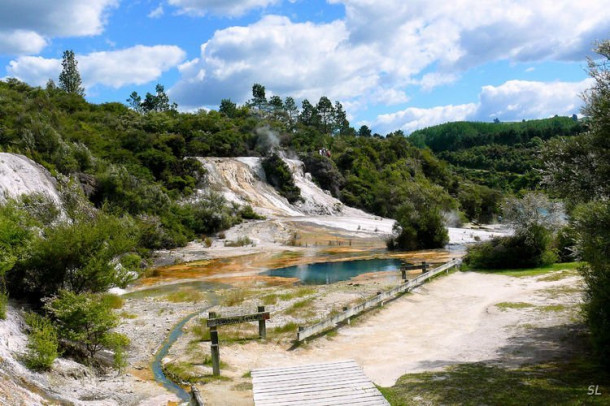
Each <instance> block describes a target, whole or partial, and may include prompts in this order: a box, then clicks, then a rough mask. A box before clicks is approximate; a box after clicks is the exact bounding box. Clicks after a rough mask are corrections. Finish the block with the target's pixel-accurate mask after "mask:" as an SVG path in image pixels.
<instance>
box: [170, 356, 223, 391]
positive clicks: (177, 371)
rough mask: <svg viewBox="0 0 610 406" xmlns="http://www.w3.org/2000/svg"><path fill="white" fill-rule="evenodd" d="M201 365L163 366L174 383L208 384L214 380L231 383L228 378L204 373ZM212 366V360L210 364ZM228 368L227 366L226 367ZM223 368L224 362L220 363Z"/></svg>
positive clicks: (173, 363) (186, 363)
mask: <svg viewBox="0 0 610 406" xmlns="http://www.w3.org/2000/svg"><path fill="white" fill-rule="evenodd" d="M200 365H203V364H199V365H195V364H192V363H190V362H185V361H180V362H170V363H167V364H165V365H163V372H164V373H165V375H166V376H167V377H168V378H170V379H171V380H172V381H174V382H178V383H182V384H185V385H186V384H194V383H206V382H211V381H214V380H221V381H230V380H231V378H229V377H226V376H214V375H212V374H211V373H202V372H201V369H200V368H199V366H200ZM209 365H210V366H211V360H210V364H209ZM224 367H226V365H225V366H224ZM224 367H223V362H222V361H221V362H220V368H221V369H222V368H224Z"/></svg>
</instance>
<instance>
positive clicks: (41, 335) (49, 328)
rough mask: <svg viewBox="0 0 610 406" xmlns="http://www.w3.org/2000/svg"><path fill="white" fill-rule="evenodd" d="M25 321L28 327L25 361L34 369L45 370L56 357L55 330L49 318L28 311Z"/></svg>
mask: <svg viewBox="0 0 610 406" xmlns="http://www.w3.org/2000/svg"><path fill="white" fill-rule="evenodd" d="M25 321H26V323H27V324H28V326H29V327H30V333H29V335H28V344H27V354H26V356H25V363H26V365H27V367H28V368H30V369H34V370H47V369H49V368H51V366H52V365H53V361H55V358H57V357H58V355H59V353H58V346H59V344H58V341H57V331H56V330H55V327H54V326H53V324H52V323H51V321H50V320H49V319H47V318H46V317H43V316H40V315H38V314H36V313H28V314H26V316H25Z"/></svg>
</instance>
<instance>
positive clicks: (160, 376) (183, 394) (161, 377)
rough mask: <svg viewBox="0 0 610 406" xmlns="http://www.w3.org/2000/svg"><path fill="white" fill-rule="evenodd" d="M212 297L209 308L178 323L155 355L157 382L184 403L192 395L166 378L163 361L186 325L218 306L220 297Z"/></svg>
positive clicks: (212, 295)
mask: <svg viewBox="0 0 610 406" xmlns="http://www.w3.org/2000/svg"><path fill="white" fill-rule="evenodd" d="M210 296H211V303H210V304H209V305H208V306H206V307H205V308H203V309H201V310H198V311H196V312H194V313H191V314H189V315H188V316H186V317H185V318H183V319H182V320H180V321H179V322H178V324H176V325H175V326H174V327H173V328H172V330H171V331H170V333H169V336H168V337H167V338H166V339H165V341H164V342H163V345H161V348H160V349H159V351H157V354H156V355H155V358H154V359H153V362H152V371H153V375H154V377H155V380H156V381H157V382H159V383H160V384H161V385H163V387H165V388H166V389H167V390H169V391H170V392H173V393H175V394H176V395H177V396H178V397H179V398H180V399H181V400H182V401H184V402H188V401H190V399H191V395H190V394H189V392H187V391H185V390H184V389H183V388H182V387H181V386H180V385H178V384H176V383H175V382H173V381H172V380H171V379H169V378H168V377H167V376H165V373H163V367H162V363H161V361H162V360H163V358H165V356H166V355H167V353H168V352H169V349H170V348H171V347H172V345H173V344H174V343H175V342H176V340H178V338H180V337H181V336H182V334H184V331H183V327H184V325H185V324H186V323H188V321H189V320H191V319H192V318H193V317H195V316H197V315H200V314H202V313H204V312H205V311H207V310H209V309H210V308H212V307H214V306H215V305H216V304H218V297H216V295H215V294H213V293H210Z"/></svg>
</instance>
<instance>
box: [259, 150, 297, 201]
mask: <svg viewBox="0 0 610 406" xmlns="http://www.w3.org/2000/svg"><path fill="white" fill-rule="evenodd" d="M262 165H263V169H264V170H265V176H266V177H267V181H268V182H269V184H271V185H272V186H273V187H274V188H275V189H276V190H277V191H278V193H279V194H280V195H282V196H284V197H285V198H286V199H288V201H289V202H290V203H295V202H297V201H299V200H300V199H301V189H299V188H298V187H297V186H296V185H295V184H294V179H292V173H291V172H290V168H289V167H288V165H286V162H284V161H283V160H282V158H280V156H279V155H278V154H275V153H273V154H271V155H270V156H268V157H267V158H265V159H264V160H263V163H262Z"/></svg>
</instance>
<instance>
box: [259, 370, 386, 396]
mask: <svg viewBox="0 0 610 406" xmlns="http://www.w3.org/2000/svg"><path fill="white" fill-rule="evenodd" d="M252 384H253V392H254V404H255V406H283V405H290V406H293V405H294V406H300V405H302V406H313V405H316V406H335V405H336V406H339V405H341V406H345V405H359V406H364V405H367V406H369V405H370V406H377V405H379V406H389V403H388V401H387V400H385V398H384V397H383V395H382V394H381V392H379V390H378V389H377V388H376V387H375V385H374V384H373V382H371V380H370V379H368V378H367V377H366V375H364V372H363V371H362V369H361V368H360V366H359V365H358V364H357V363H356V361H352V360H348V361H338V362H328V363H324V364H314V365H304V366H296V367H287V368H264V369H255V370H253V371H252Z"/></svg>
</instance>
